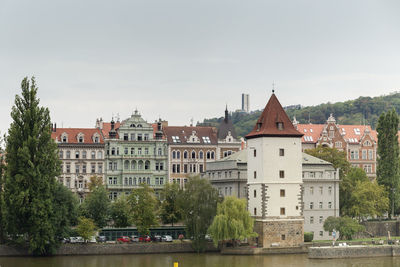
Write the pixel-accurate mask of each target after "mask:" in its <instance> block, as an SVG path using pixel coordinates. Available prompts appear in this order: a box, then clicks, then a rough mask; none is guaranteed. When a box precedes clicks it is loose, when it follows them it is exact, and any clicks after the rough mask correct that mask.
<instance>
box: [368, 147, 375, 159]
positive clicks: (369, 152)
mask: <svg viewBox="0 0 400 267" xmlns="http://www.w3.org/2000/svg"><path fill="white" fill-rule="evenodd" d="M373 158H374V150H372V149H368V159H373Z"/></svg>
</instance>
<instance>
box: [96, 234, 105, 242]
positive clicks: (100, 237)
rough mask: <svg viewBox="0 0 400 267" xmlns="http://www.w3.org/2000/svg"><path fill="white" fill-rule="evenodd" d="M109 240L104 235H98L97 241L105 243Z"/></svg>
mask: <svg viewBox="0 0 400 267" xmlns="http://www.w3.org/2000/svg"><path fill="white" fill-rule="evenodd" d="M106 241H107V238H106V237H105V236H104V235H100V236H98V237H97V242H99V243H104V242H106Z"/></svg>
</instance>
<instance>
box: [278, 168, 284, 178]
mask: <svg viewBox="0 0 400 267" xmlns="http://www.w3.org/2000/svg"><path fill="white" fill-rule="evenodd" d="M279 178H285V171H282V170H281V171H279Z"/></svg>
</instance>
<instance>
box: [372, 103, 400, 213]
mask: <svg viewBox="0 0 400 267" xmlns="http://www.w3.org/2000/svg"><path fill="white" fill-rule="evenodd" d="M398 128H399V116H398V115H397V113H396V111H395V110H394V109H392V110H390V111H388V112H387V113H382V114H381V116H380V117H379V121H378V127H377V128H376V130H377V132H378V137H379V138H378V156H379V157H378V158H377V169H376V175H377V181H378V184H380V185H383V186H384V187H385V189H386V191H387V192H388V193H389V199H390V202H391V204H392V205H391V206H390V207H389V209H388V213H389V214H390V215H391V216H393V215H394V210H395V209H396V207H397V206H398V201H396V199H398V195H399V164H400V162H399V142H398V137H397V131H398Z"/></svg>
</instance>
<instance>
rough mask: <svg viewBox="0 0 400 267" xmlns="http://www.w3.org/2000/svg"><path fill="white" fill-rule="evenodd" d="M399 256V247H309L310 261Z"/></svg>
mask: <svg viewBox="0 0 400 267" xmlns="http://www.w3.org/2000/svg"><path fill="white" fill-rule="evenodd" d="M397 256H400V246H398V245H380V246H362V245H359V246H345V247H310V248H309V249H308V258H310V259H343V258H365V257H397Z"/></svg>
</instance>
